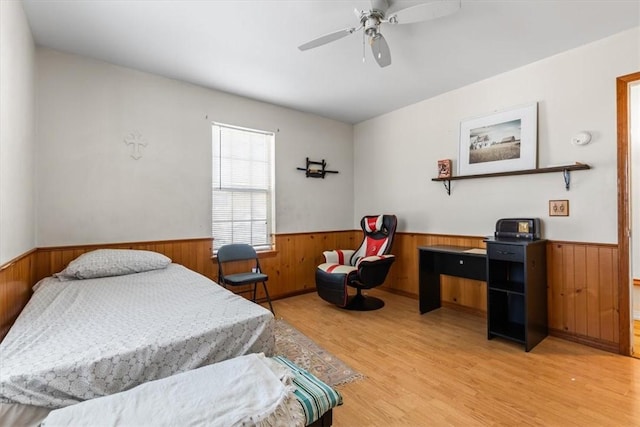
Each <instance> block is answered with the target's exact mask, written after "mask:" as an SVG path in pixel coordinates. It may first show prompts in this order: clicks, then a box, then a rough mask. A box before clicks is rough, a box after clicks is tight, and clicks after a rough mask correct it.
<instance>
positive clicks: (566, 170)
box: [431, 162, 591, 195]
mask: <svg viewBox="0 0 640 427" xmlns="http://www.w3.org/2000/svg"><path fill="white" fill-rule="evenodd" d="M586 169H591V166H589V165H587V164H585V163H580V162H576V163H575V164H574V165H563V166H551V167H548V168H537V169H526V170H520V171H509V172H495V173H483V174H478V175H460V176H450V177H447V178H431V181H441V182H442V183H443V184H444V188H445V189H446V190H447V194H448V195H451V181H457V180H460V179H475V178H491V177H494V176H513V175H531V174H535V173H551V172H562V176H563V178H564V186H565V188H566V189H567V191H569V187H570V184H571V174H570V172H571V171H578V170H586Z"/></svg>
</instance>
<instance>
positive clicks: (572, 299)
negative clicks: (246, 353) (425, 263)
mask: <svg viewBox="0 0 640 427" xmlns="http://www.w3.org/2000/svg"><path fill="white" fill-rule="evenodd" d="M361 239H362V232H361V231H360V230H345V231H327V232H309V233H290V234H278V235H276V236H274V241H275V251H270V252H267V253H261V254H260V261H261V263H262V267H263V270H264V272H265V273H266V274H268V275H269V281H268V286H269V293H270V295H271V298H272V299H279V298H284V297H287V296H292V295H296V294H300V293H306V292H313V291H314V290H315V270H316V266H317V265H319V264H321V263H322V262H324V258H323V256H322V252H323V251H325V250H332V249H355V248H356V247H357V246H358V245H359V244H360V242H361ZM483 239H484V238H483V237H468V236H447V235H433V234H420V233H397V234H396V236H395V241H394V243H393V249H392V251H391V252H392V253H393V254H394V255H395V256H396V261H395V263H394V264H393V266H392V267H391V271H390V273H389V276H388V278H387V281H386V283H385V284H384V285H383V287H384V288H385V289H386V290H388V291H391V292H396V293H398V294H402V295H407V296H411V297H413V298H417V297H418V258H419V257H418V247H419V246H429V245H455V246H466V247H480V248H484V247H486V246H485V243H484V241H483ZM97 248H123V249H125V248H129V249H143V250H152V251H156V252H160V253H163V254H165V255H167V256H168V257H170V258H171V259H172V260H173V261H174V262H176V263H179V264H182V265H184V266H186V267H188V268H190V269H192V270H194V271H197V272H199V273H201V274H203V275H205V276H207V277H209V278H211V279H213V280H217V264H216V260H215V258H212V256H211V248H212V239H211V238H203V239H185V240H172V241H158V242H135V243H121V244H106V245H82V246H73V247H50V248H38V249H36V250H34V251H32V252H30V253H28V254H25V255H24V256H22V257H20V258H18V259H16V260H14V261H12V262H10V263H8V264H6V265H5V266H4V267H3V268H2V270H0V322H1V323H0V336H2V335H3V334H4V333H6V330H8V328H9V327H10V326H11V324H12V323H13V321H14V320H15V317H16V316H17V314H18V313H19V312H20V311H21V310H22V308H23V307H24V305H25V304H26V302H27V301H28V298H29V297H30V295H31V286H33V285H34V284H35V283H36V282H37V281H38V280H40V279H42V278H44V277H47V276H50V275H51V274H53V273H57V272H59V271H62V270H63V269H64V268H65V266H66V265H67V264H68V263H69V262H70V261H71V260H73V259H74V258H76V257H78V256H79V255H81V254H82V253H85V252H87V251H90V250H93V249H97ZM547 262H548V264H547V270H548V271H547V273H548V274H547V287H548V289H547V291H548V309H549V329H550V333H551V334H553V335H556V336H560V337H562V338H565V339H569V340H574V341H578V342H582V343H584V344H587V345H591V346H594V347H598V348H602V349H605V350H608V351H613V352H618V343H619V341H620V333H619V330H620V327H619V326H620V325H619V323H620V320H619V316H620V314H619V307H618V305H619V295H618V288H617V282H618V267H619V265H618V247H617V245H611V244H594V243H574V242H553V241H550V242H549V243H548V244H547ZM258 297H259V298H263V297H264V295H263V292H262V290H261V289H260V290H259V293H258ZM441 298H442V304H443V305H445V306H447V307H453V308H457V309H460V310H463V311H469V312H474V313H475V314H479V315H486V285H485V282H482V281H475V280H469V279H462V278H456V277H448V276H442V283H441ZM415 309H416V312H418V303H417V301H416V307H415Z"/></svg>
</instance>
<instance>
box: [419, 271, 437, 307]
mask: <svg viewBox="0 0 640 427" xmlns="http://www.w3.org/2000/svg"><path fill="white" fill-rule="evenodd" d="M437 308H440V274H437V273H432V272H428V271H421V272H420V314H423V313H426V312H428V311H432V310H435V309H437Z"/></svg>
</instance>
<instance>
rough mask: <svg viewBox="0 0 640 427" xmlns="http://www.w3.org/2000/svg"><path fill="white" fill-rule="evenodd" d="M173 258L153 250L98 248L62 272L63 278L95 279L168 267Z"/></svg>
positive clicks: (71, 263)
mask: <svg viewBox="0 0 640 427" xmlns="http://www.w3.org/2000/svg"><path fill="white" fill-rule="evenodd" d="M170 263H171V258H168V257H166V256H164V255H162V254H159V253H157V252H151V251H139V250H131V249H97V250H95V251H91V252H87V253H85V254H82V255H80V256H79V257H78V258H76V259H74V260H73V261H71V262H70V263H69V265H68V266H67V268H65V269H64V270H63V271H61V272H60V273H57V274H55V276H56V277H58V278H59V279H61V280H65V279H93V278H96V277H109V276H122V275H125V274H133V273H142V272H143V271H150V270H159V269H161V268H166V267H167V266H168V265H169V264H170Z"/></svg>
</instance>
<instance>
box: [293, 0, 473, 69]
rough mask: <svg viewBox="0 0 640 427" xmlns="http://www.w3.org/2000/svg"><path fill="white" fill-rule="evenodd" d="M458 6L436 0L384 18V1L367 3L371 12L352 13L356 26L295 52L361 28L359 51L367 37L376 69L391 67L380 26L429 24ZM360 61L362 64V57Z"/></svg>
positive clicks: (449, 0) (450, 0)
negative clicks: (361, 37)
mask: <svg viewBox="0 0 640 427" xmlns="http://www.w3.org/2000/svg"><path fill="white" fill-rule="evenodd" d="M460 3H461V0H436V1H432V2H428V3H423V4H418V5H416V6H412V7H408V8H405V9H400V10H398V11H396V12H394V13H393V15H391V16H390V17H389V18H387V19H385V17H386V14H387V10H388V9H389V2H388V1H387V0H371V9H369V10H362V11H358V9H355V10H354V13H355V14H356V16H357V17H358V20H359V21H360V26H359V27H357V28H356V27H353V28H345V29H342V30H338V31H334V32H333V33H329V34H325V35H324V36H320V37H317V38H315V39H313V40H311V41H310V42H307V43H305V44H302V45H300V46H298V49H300V50H308V49H312V48H315V47H318V46H322V45H325V44H327V43H330V42H333V41H335V40H338V39H341V38H343V37H346V36H348V35H349V34H353V33H354V32H356V31H359V30H362V29H363V32H362V36H363V40H362V45H363V48H364V37H365V35H366V36H369V44H370V45H371V49H372V52H373V57H374V58H375V59H376V62H377V63H378V65H379V66H380V67H386V66H387V65H390V64H391V51H390V50H389V45H387V41H386V40H385V39H384V37H383V36H382V34H381V33H380V24H384V23H390V24H410V23H413V22H421V21H429V20H431V19H436V18H440V17H443V16H446V15H449V14H451V13H454V12H456V11H457V10H458V9H460ZM363 53H364V52H363ZM362 59H363V61H364V55H363V57H362Z"/></svg>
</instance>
